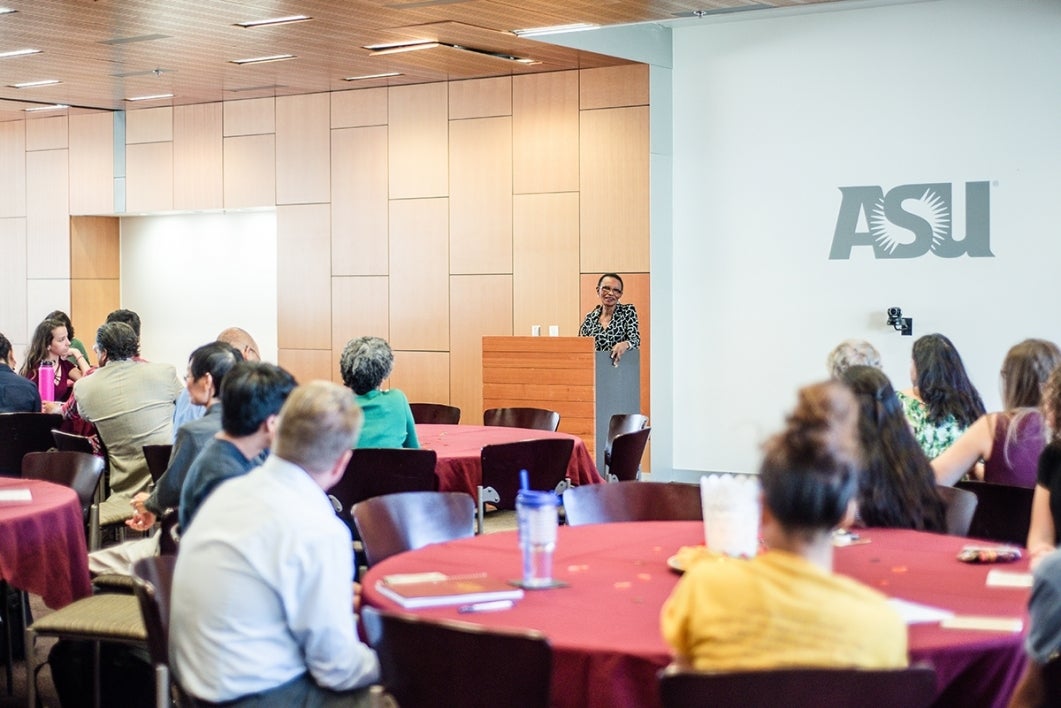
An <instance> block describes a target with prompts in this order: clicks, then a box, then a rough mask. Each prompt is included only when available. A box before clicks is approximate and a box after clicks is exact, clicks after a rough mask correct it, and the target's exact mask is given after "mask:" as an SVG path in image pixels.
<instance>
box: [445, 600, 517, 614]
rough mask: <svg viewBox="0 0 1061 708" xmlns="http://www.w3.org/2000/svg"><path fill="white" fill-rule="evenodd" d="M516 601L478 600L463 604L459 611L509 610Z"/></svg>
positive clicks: (462, 612) (463, 612) (464, 612)
mask: <svg viewBox="0 0 1061 708" xmlns="http://www.w3.org/2000/svg"><path fill="white" fill-rule="evenodd" d="M515 604H516V603H514V602H512V600H493V601H491V602H476V603H473V604H471V605H461V606H460V607H458V608H457V612H460V613H461V614H467V613H469V612H496V611H498V610H509V609H512V607H513V606H514V605H515Z"/></svg>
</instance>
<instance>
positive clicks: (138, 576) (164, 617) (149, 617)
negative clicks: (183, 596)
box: [133, 556, 181, 708]
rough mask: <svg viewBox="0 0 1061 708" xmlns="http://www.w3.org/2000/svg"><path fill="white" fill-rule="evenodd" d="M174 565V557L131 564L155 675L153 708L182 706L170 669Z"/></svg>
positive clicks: (175, 563) (157, 558) (158, 557)
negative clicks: (171, 595) (170, 616)
mask: <svg viewBox="0 0 1061 708" xmlns="http://www.w3.org/2000/svg"><path fill="white" fill-rule="evenodd" d="M176 565H177V558H176V556H152V557H150V558H141V559H140V560H138V561H137V562H136V563H134V564H133V592H134V593H135V595H136V600H137V603H138V604H139V606H140V614H141V616H142V617H143V621H144V629H145V631H146V632H147V651H148V653H149V654H150V655H151V664H152V667H153V669H154V673H155V708H169V707H170V706H171V705H173V704H174V703H176V704H177V705H181V700H180V698H179V695H180V688H179V686H177V684H176V682H175V681H173V680H172V678H171V674H170V667H169V608H170V591H171V589H172V587H173V569H174V568H175V567H176ZM174 694H177V696H176V700H175V696H174Z"/></svg>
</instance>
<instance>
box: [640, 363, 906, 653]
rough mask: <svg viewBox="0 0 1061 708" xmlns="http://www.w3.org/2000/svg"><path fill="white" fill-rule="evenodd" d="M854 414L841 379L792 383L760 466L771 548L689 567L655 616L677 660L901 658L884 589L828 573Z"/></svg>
mask: <svg viewBox="0 0 1061 708" xmlns="http://www.w3.org/2000/svg"><path fill="white" fill-rule="evenodd" d="M857 420H858V404H857V403H856V402H855V400H854V398H853V397H852V395H851V393H850V392H849V391H848V390H847V389H846V388H845V387H844V386H843V385H842V384H839V383H836V382H828V383H821V384H816V385H813V386H809V387H807V388H804V389H802V390H801V391H800V393H799V402H798V404H797V406H796V410H795V411H793V413H792V414H791V415H790V416H789V418H788V421H787V426H786V428H785V430H783V431H782V432H781V433H779V434H778V435H776V436H774V437H773V438H772V439H770V440H769V441H768V442H767V443H766V446H765V456H764V459H763V462H762V465H761V467H760V475H761V479H762V489H763V492H762V499H763V512H762V536H763V540H764V541H765V542H766V544H767V545H768V547H769V550H768V551H766V552H764V553H762V554H760V555H759V556H757V557H756V558H753V559H751V560H737V559H712V558H705V559H703V560H699V561H697V562H695V563H694V564H693V565H692V566H691V567H690V568H689V569H688V570H687V572H686V573H685V575H684V577H682V579H681V580H680V581H679V583H678V585H677V587H675V589H674V592H673V593H672V594H671V596H670V598H668V600H667V602H666V603H665V604H664V605H663V611H662V616H661V619H660V622H661V627H662V631H663V637H664V639H666V640H667V642H668V643H669V644H670V645H671V647H672V648H673V649H674V653H675V655H676V662H677V663H679V664H682V665H685V666H691V667H692V668H694V669H699V670H716V671H734V670H758V669H771V668H792V667H860V668H899V667H903V666H906V665H907V661H908V659H907V653H906V626H905V625H904V624H903V621H902V619H901V618H900V617H899V615H898V614H897V613H896V612H895V610H893V609H892V608H891V607H890V606H889V605H888V604H887V601H886V599H885V597H884V596H883V595H881V594H880V593H878V592H877V591H875V590H872V589H870V588H868V587H866V586H864V585H861V584H860V583H858V582H856V581H854V580H852V579H850V578H846V577H843V576H839V575H835V574H834V573H833V572H832V566H833V545H832V532H833V530H834V529H836V528H837V527H838V526H840V525H842V524H843V523H844V522H845V520H847V521H850V520H851V519H852V518H853V515H854V511H855V498H856V492H857V489H858V484H857V476H858V468H859V458H860V454H859V452H858V442H857V440H858V438H857V430H856V425H857Z"/></svg>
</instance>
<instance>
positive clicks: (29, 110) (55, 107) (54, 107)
mask: <svg viewBox="0 0 1061 708" xmlns="http://www.w3.org/2000/svg"><path fill="white" fill-rule="evenodd" d="M69 107H70V106H68V105H66V104H65V103H56V104H55V105H52V106H34V107H33V108H27V109H26V113H36V112H37V111H61V110H62V109H64V108H69Z"/></svg>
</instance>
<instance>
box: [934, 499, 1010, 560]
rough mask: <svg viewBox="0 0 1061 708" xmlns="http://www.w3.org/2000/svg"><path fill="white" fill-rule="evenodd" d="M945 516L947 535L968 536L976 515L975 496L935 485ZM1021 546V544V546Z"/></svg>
mask: <svg viewBox="0 0 1061 708" xmlns="http://www.w3.org/2000/svg"><path fill="white" fill-rule="evenodd" d="M936 491H937V492H939V496H940V498H941V499H942V500H943V506H944V509H945V514H946V521H947V533H948V534H950V535H951V536H968V535H969V526H970V525H971V524H972V521H973V515H974V514H975V513H976V506H977V499H976V495H975V494H973V493H972V492H970V491H968V490H966V489H958V488H957V487H947V486H945V485H942V484H940V485H937V486H936ZM1022 545H1023V544H1022Z"/></svg>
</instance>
